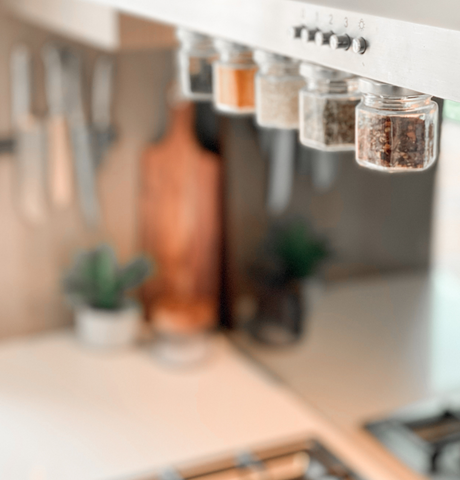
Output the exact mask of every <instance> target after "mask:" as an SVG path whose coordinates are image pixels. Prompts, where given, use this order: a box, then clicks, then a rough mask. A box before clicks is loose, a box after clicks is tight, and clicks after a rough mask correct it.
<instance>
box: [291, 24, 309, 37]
mask: <svg viewBox="0 0 460 480" xmlns="http://www.w3.org/2000/svg"><path fill="white" fill-rule="evenodd" d="M304 29H305V27H304V26H303V25H297V26H294V27H291V28H290V29H289V36H290V37H291V38H293V39H296V38H300V36H301V35H302V31H303V30H304Z"/></svg>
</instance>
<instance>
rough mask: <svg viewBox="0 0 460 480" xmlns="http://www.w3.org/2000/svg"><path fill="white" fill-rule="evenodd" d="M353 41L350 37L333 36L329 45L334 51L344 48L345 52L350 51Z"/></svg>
mask: <svg viewBox="0 0 460 480" xmlns="http://www.w3.org/2000/svg"><path fill="white" fill-rule="evenodd" d="M350 44H351V40H350V37H349V36H348V35H332V36H331V38H330V39H329V45H330V46H331V48H332V50H337V49H339V48H342V49H343V50H348V49H349V48H350Z"/></svg>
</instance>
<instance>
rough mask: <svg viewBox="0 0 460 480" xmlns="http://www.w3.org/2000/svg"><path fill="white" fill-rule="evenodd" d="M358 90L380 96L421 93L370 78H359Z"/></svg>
mask: <svg viewBox="0 0 460 480" xmlns="http://www.w3.org/2000/svg"><path fill="white" fill-rule="evenodd" d="M359 90H360V91H361V93H371V94H373V95H378V96H382V97H405V96H412V95H423V94H422V93H420V92H416V91H414V90H409V89H408V88H403V87H397V86H396V85H391V84H389V83H383V82H377V81H375V80H371V79H370V78H360V79H359Z"/></svg>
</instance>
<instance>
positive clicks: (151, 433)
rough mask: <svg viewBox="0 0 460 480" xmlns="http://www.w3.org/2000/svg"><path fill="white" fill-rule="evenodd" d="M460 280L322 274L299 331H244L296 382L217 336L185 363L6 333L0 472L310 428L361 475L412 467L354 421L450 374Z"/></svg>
mask: <svg viewBox="0 0 460 480" xmlns="http://www.w3.org/2000/svg"><path fill="white" fill-rule="evenodd" d="M459 291H460V286H459V285H457V284H456V283H455V281H454V280H453V279H452V278H450V277H447V276H445V275H444V276H442V275H438V276H426V275H405V276H396V277H392V278H381V279H372V280H362V281H358V282H346V283H343V284H336V285H333V286H331V287H328V289H327V290H326V291H325V292H324V294H323V295H322V296H321V299H320V300H319V301H318V303H317V304H315V305H313V307H312V310H311V317H310V323H309V327H308V329H307V334H306V336H305V338H304V340H303V341H302V342H301V343H300V344H298V345H296V346H293V347H290V348H288V349H281V350H276V349H267V348H262V347H256V346H254V344H251V345H246V347H249V349H250V352H251V355H252V356H254V357H256V358H257V359H258V360H259V361H261V362H262V363H263V364H265V365H266V366H268V367H269V369H270V370H272V371H273V372H275V374H276V375H278V376H279V377H281V378H282V379H283V382H285V383H286V384H288V385H289V387H290V388H292V390H293V391H294V392H296V393H297V396H296V394H295V393H291V391H290V390H289V389H288V388H287V387H286V386H284V385H283V383H282V382H276V381H275V380H274V379H273V378H272V377H270V376H268V375H266V374H265V373H264V372H263V371H262V370H259V369H258V368H257V367H256V366H254V364H253V363H251V362H250V361H249V360H248V359H247V358H245V357H244V356H242V355H241V354H240V353H238V351H237V350H235V348H234V347H232V346H231V344H229V342H228V341H226V340H225V339H224V338H222V337H217V338H216V341H215V346H214V349H215V351H214V355H213V357H212V359H211V360H210V361H209V362H208V363H206V364H204V365H202V366H200V367H195V368H191V369H182V370H181V369H178V370H174V369H170V368H167V367H163V366H161V365H159V364H158V363H157V362H156V360H155V358H154V357H153V356H152V354H151V353H150V352H149V350H148V349H133V350H128V351H125V352H122V353H117V354H108V353H102V352H96V351H91V350H85V349H84V348H82V347H81V346H80V345H79V344H78V343H77V342H76V341H75V339H74V337H73V335H72V334H71V332H58V333H55V334H47V335H42V336H37V337H31V338H26V339H22V340H15V341H8V342H3V343H2V344H0V425H1V428H0V478H1V479H8V480H117V479H121V480H127V479H137V478H139V477H140V476H141V475H145V474H146V473H150V472H152V473H154V472H157V471H159V470H161V469H163V468H165V467H167V466H170V465H184V464H190V463H192V464H194V463H197V462H198V463H200V462H201V461H206V460H209V459H211V458H218V457H222V456H226V455H227V454H231V453H234V452H238V451H241V450H243V449H245V448H250V447H262V446H264V445H276V444H279V443H282V442H283V441H284V440H286V441H288V440H291V439H296V440H298V439H299V438H317V439H319V440H320V441H322V442H323V443H325V444H326V445H327V446H329V447H330V448H331V449H332V450H333V451H334V452H335V453H336V454H337V455H338V456H339V457H340V458H342V459H343V460H344V461H345V462H346V463H348V464H349V465H350V466H351V467H352V468H354V469H355V470H356V471H357V472H358V473H360V474H361V475H362V476H363V477H364V478H367V479H369V480H395V479H398V480H416V479H420V478H421V477H419V476H418V475H415V474H414V473H413V472H411V471H409V470H408V469H407V468H406V467H405V466H403V465H402V464H401V463H400V462H399V461H398V460H397V459H395V458H394V457H393V456H391V455H390V454H389V453H388V452H386V451H385V450H384V449H383V448H382V447H381V446H380V445H379V444H378V443H377V442H376V441H375V440H373V439H372V437H370V436H369V435H368V434H367V433H366V432H365V431H364V430H363V429H362V428H361V425H362V423H363V422H364V421H365V420H367V419H372V418H375V417H377V416H381V415H384V414H386V413H390V412H391V411H393V410H394V409H396V408H399V407H401V406H403V405H405V404H409V403H411V402H414V401H417V400H420V399H423V398H427V397H430V396H433V395H435V394H446V395H447V394H448V393H450V392H453V391H455V390H456V388H458V387H459V386H460V369H458V368H455V367H456V366H457V365H460V322H459V321H458V318H460V315H459V314H460V305H458V303H459V298H458V297H459V295H458V292H459ZM299 397H301V398H302V399H303V400H301V399H300V398H299ZM305 400H306V402H305V403H304V401H305ZM318 412H321V413H318Z"/></svg>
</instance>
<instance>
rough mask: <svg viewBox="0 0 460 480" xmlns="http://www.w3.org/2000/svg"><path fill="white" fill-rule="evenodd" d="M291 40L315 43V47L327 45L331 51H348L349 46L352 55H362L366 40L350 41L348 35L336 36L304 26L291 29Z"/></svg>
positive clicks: (361, 38)
mask: <svg viewBox="0 0 460 480" xmlns="http://www.w3.org/2000/svg"><path fill="white" fill-rule="evenodd" d="M290 35H291V37H292V38H294V39H296V38H300V39H302V40H303V41H304V42H305V43H307V42H313V41H314V42H315V43H316V45H318V46H322V45H329V46H330V47H331V48H332V49H333V50H338V49H343V50H348V49H349V48H350V46H351V48H352V50H353V52H354V53H360V54H362V53H364V52H365V51H366V48H367V43H366V40H364V38H363V37H359V38H354V39H353V40H351V39H350V37H349V36H348V35H336V34H335V33H333V32H322V31H321V30H318V29H316V28H308V27H306V26H305V25H298V26H295V27H291V29H290Z"/></svg>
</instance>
